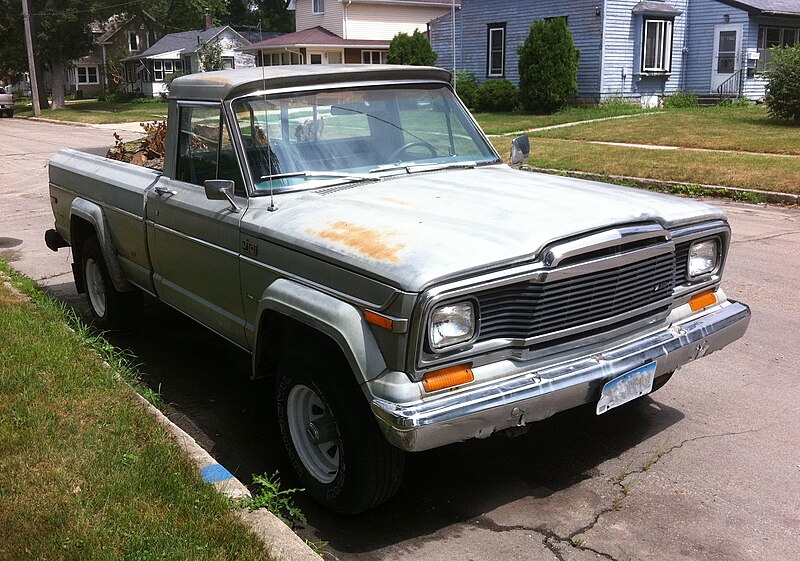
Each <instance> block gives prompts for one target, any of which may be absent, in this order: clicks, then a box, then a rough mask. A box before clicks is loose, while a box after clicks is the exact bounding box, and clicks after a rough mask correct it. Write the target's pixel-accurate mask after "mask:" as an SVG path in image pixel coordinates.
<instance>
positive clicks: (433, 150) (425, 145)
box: [389, 140, 439, 161]
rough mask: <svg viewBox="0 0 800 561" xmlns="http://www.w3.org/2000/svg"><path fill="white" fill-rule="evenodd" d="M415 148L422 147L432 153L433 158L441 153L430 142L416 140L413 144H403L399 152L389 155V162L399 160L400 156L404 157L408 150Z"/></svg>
mask: <svg viewBox="0 0 800 561" xmlns="http://www.w3.org/2000/svg"><path fill="white" fill-rule="evenodd" d="M415 146H422V147H423V148H425V149H426V150H427V151H428V152H430V153H431V156H433V157H436V156H438V155H439V153H438V152H437V151H436V148H434V146H433V145H432V144H430V143H428V142H425V141H424V140H415V141H413V142H409V143H408V144H403V145H402V146H401V147H400V148H398V149H397V150H395V151H394V152H392V153H391V154H390V155H389V161H394V159H395V158H398V157H399V156H402V155H403V154H405V153H406V152H407V151H408V150H410V149H411V148H414V147H415Z"/></svg>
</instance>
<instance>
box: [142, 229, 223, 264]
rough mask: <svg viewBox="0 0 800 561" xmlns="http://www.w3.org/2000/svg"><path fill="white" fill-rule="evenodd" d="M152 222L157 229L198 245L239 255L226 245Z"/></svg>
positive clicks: (219, 251)
mask: <svg viewBox="0 0 800 561" xmlns="http://www.w3.org/2000/svg"><path fill="white" fill-rule="evenodd" d="M147 222H148V224H149V223H150V220H148V221H147ZM152 224H153V227H154V228H155V229H156V230H161V231H162V232H165V233H167V234H172V235H174V236H177V237H179V238H182V239H184V240H187V241H190V242H194V243H196V244H198V245H202V246H203V247H207V248H208V249H213V250H215V251H217V252H218V253H223V254H225V255H227V256H228V257H239V253H238V252H236V251H231V250H230V249H226V248H224V247H220V246H218V245H216V244H213V243H210V242H207V241H205V240H201V239H200V238H195V237H194V236H189V235H186V234H184V233H183V232H179V231H178V230H173V229H172V228H167V227H166V226H162V225H161V224H158V223H156V222H153V223H152Z"/></svg>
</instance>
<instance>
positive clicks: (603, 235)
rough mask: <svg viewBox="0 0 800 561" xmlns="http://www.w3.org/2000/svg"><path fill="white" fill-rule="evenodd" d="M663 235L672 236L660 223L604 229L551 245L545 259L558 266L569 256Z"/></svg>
mask: <svg viewBox="0 0 800 561" xmlns="http://www.w3.org/2000/svg"><path fill="white" fill-rule="evenodd" d="M661 236H663V238H664V241H666V240H668V239H669V237H670V236H669V232H667V231H666V230H664V228H662V227H661V226H660V225H659V224H641V225H637V226H626V227H622V228H614V229H612V230H603V231H602V232H597V233H596V234H591V235H589V236H586V237H583V238H578V239H576V240H572V241H568V242H564V243H559V244H555V245H553V246H551V247H550V249H549V250H548V251H547V252H546V253H545V254H544V259H543V261H544V264H545V265H547V266H548V267H558V266H559V265H560V264H561V262H562V261H563V260H564V259H567V258H569V257H576V256H579V255H582V254H585V253H590V252H592V251H597V250H600V249H605V248H608V247H613V246H615V245H619V244H621V243H631V242H635V241H639V240H645V239H650V238H652V239H656V238H658V237H661Z"/></svg>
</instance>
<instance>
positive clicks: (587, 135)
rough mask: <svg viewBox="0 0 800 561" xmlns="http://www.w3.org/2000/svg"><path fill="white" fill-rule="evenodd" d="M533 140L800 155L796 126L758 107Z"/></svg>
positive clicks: (595, 126)
mask: <svg viewBox="0 0 800 561" xmlns="http://www.w3.org/2000/svg"><path fill="white" fill-rule="evenodd" d="M532 136H537V137H546V138H562V139H569V140H597V141H603V142H624V143H627V144H653V145H658V146H681V147H685V148H708V149H712V150H736V151H741V152H763V153H771V154H794V155H800V126H797V125H792V124H789V123H786V122H781V121H775V120H773V119H770V118H769V117H768V115H767V109H766V108H765V107H764V106H760V105H750V106H724V105H719V106H712V107H694V108H688V109H674V110H669V111H661V112H658V113H654V114H652V115H641V116H640V117H637V118H636V119H619V120H615V121H612V122H609V121H605V122H601V123H584V124H582V125H579V126H574V127H566V128H560V129H551V130H547V131H540V132H536V133H532Z"/></svg>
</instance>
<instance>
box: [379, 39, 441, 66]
mask: <svg viewBox="0 0 800 561" xmlns="http://www.w3.org/2000/svg"><path fill="white" fill-rule="evenodd" d="M437 56H438V55H437V54H436V53H435V52H433V49H432V48H431V44H430V41H428V38H427V37H425V35H423V34H422V33H420V32H419V31H418V30H415V31H414V33H413V34H411V35H409V34H408V33H398V34H397V35H395V36H394V39H392V42H391V43H389V54H388V55H387V56H386V62H388V63H389V64H412V65H414V66H433V65H434V64H436V58H437Z"/></svg>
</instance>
